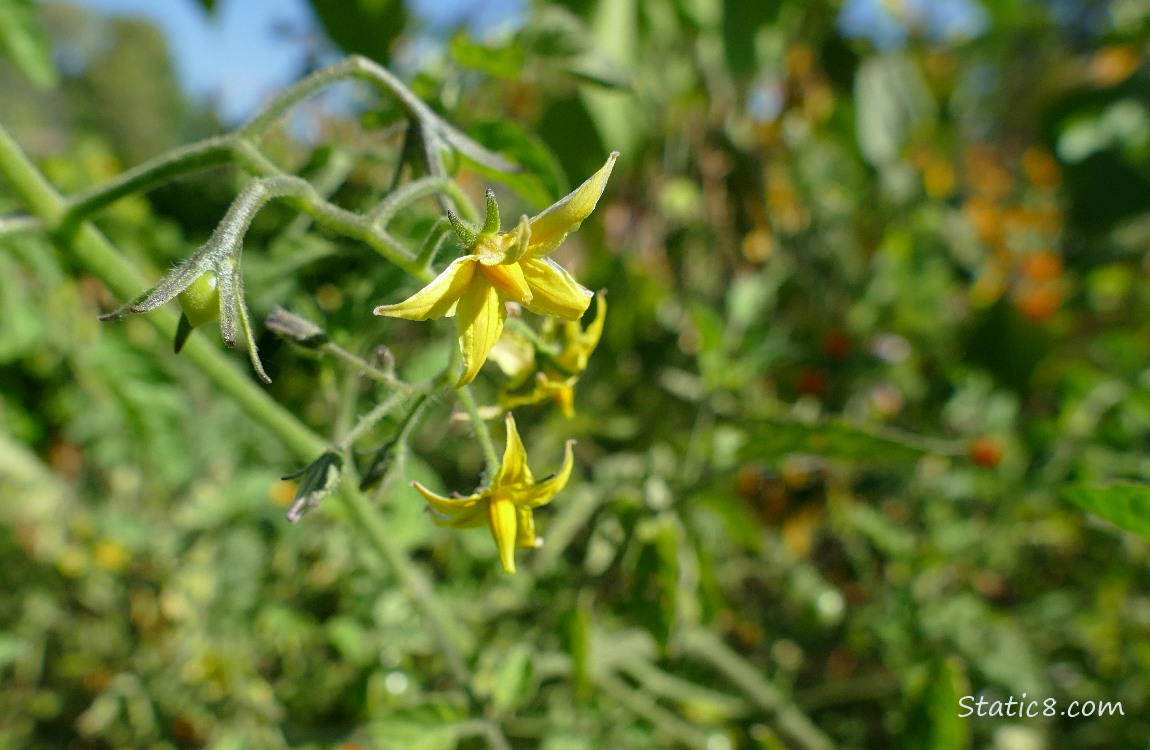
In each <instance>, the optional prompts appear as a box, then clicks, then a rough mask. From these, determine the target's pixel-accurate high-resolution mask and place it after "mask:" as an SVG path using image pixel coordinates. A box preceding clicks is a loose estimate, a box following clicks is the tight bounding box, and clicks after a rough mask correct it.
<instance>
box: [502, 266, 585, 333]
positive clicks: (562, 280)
mask: <svg viewBox="0 0 1150 750" xmlns="http://www.w3.org/2000/svg"><path fill="white" fill-rule="evenodd" d="M519 266H520V267H521V268H522V269H523V277H524V278H525V279H527V285H528V286H529V287H531V291H532V292H533V293H534V294H533V296H532V299H531V303H530V304H525V305H524V307H526V308H527V309H528V310H530V311H531V312H533V313H535V314H537V315H557V316H559V317H560V318H566V319H567V320H579V318H581V317H583V313H585V312H586V311H587V308H588V307H589V306H590V304H591V292H590V291H589V290H588V289H587V288H586V287H584V286H582V285H581V284H580V283H579V282H577V281H575V279H574V278H572V277H571V274H569V273H567V271H566V270H565V269H564V268H563V267H562V266H560V265H559V264H558V263H555V262H553V261H551V260H550V259H548V258H538V259H537V258H524V259H523V260H521V261H519Z"/></svg>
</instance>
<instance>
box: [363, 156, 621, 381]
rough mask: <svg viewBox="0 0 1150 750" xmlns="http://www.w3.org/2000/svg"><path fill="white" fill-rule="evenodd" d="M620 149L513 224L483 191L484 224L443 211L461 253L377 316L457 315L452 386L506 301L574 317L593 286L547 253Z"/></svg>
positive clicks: (483, 350)
mask: <svg viewBox="0 0 1150 750" xmlns="http://www.w3.org/2000/svg"><path fill="white" fill-rule="evenodd" d="M618 155H619V153H618V152H614V153H612V154H611V156H610V158H608V159H607V163H606V164H604V165H603V167H602V168H601V169H600V170H599V171H598V172H596V173H595V174H593V175H591V177H590V178H589V179H588V180H587V181H586V182H584V183H583V184H582V185H580V186H579V187H578V188H577V189H576V190H575V191H574V192H572V193H571V194H569V195H568V196H566V197H565V198H563V199H562V200H560V201H559V202H557V203H555V204H553V205H552V206H550V207H548V208H547V209H546V210H545V211H543V213H541V214H539V215H538V216H536V217H535V218H533V219H528V218H527V217H526V216H524V217H522V218H521V219H520V220H519V224H518V225H517V226H516V227H515V229H514V230H511V231H509V232H502V233H501V232H500V231H499V207H498V206H497V205H496V203H495V196H494V193H492V192H491V191H488V193H487V216H486V218H485V220H484V222H483V228H482V229H480V230H479V231H478V232H476V231H474V230H473V229H471V228H470V227H468V226H467V225H466V224H464V223H463V222H462V221H460V220H459V219H458V218H457V217H456V216H455V215H454V214H448V219H450V220H451V223H452V226H453V227H454V228H455V231H456V233H457V234H458V235H459V236H460V239H462V240H463V243H464V245H465V247H466V249H467V254H466V255H464V256H463V257H461V258H457V259H455V260H454V261H452V262H451V264H450V265H448V266H447V268H445V269H444V270H443V272H442V273H441V274H439V276H437V277H436V278H435V279H433V280H432V281H431V283H430V284H428V285H427V286H425V287H424V288H423V289H420V290H419V291H418V292H416V293H415V294H414V295H412V296H411V297H409V298H407V299H406V300H404V301H403V302H399V303H397V304H394V305H380V306H379V307H377V308H375V314H376V315H388V316H391V317H393V318H404V319H405V320H427V319H429V318H441V317H443V316H445V315H446V316H451V315H455V320H456V326H457V328H458V332H459V351H460V353H461V354H462V355H463V374H462V375H461V376H460V378H459V382H458V383H457V384H456V387H459V386H462V385H466V384H467V383H470V382H471V381H472V380H474V379H475V376H476V375H477V374H478V373H479V368H480V367H482V366H483V363H484V361H486V359H487V355H488V353H490V351H491V348H492V347H493V346H495V342H496V341H498V340H499V334H500V333H502V331H503V321H504V320H505V319H506V318H507V309H506V306H505V305H504V302H506V301H513V302H518V303H519V304H521V305H523V306H524V307H526V308H527V309H528V310H530V311H531V312H533V313H537V314H539V315H554V316H556V317H559V318H564V319H566V320H578V319H579V318H580V317H582V315H583V313H584V312H585V311H586V310H587V307H588V305H590V303H591V296H592V295H591V292H590V291H588V290H587V289H586V288H584V287H583V286H582V285H580V284H579V283H578V282H577V281H575V279H574V278H572V277H571V274H569V273H567V271H566V270H564V269H563V268H562V267H561V266H560V265H559V264H557V263H555V262H554V261H552V260H550V259H549V258H548V257H547V255H548V254H549V253H551V252H552V251H553V250H555V249H556V248H557V247H559V245H561V244H562V243H563V240H565V239H566V238H567V235H568V234H570V233H571V232H574V231H575V230H576V229H578V228H579V225H580V224H581V223H582V222H583V220H584V219H586V218H587V217H588V216H590V215H591V212H592V211H593V210H595V204H596V203H598V201H599V197H600V196H601V195H603V190H604V188H605V187H606V186H607V178H608V177H610V176H611V169H612V167H614V165H615V159H616V157H617V156H618Z"/></svg>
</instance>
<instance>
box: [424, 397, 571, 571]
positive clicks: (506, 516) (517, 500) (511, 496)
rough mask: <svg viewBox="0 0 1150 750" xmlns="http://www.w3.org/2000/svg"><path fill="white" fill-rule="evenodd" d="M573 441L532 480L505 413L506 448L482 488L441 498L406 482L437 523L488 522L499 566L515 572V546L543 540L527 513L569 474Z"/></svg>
mask: <svg viewBox="0 0 1150 750" xmlns="http://www.w3.org/2000/svg"><path fill="white" fill-rule="evenodd" d="M574 444H575V441H574V440H568V441H567V445H566V448H565V452H564V456H563V465H562V466H561V467H560V468H559V471H558V472H557V473H555V474H553V475H551V476H550V477H548V478H547V479H544V480H543V481H542V482H536V481H535V478H534V476H532V474H531V469H529V468H528V467H527V452H526V451H525V450H524V449H523V441H522V440H520V439H519V431H518V430H517V429H515V418H514V417H512V416H511V414H508V415H507V448H506V449H505V450H504V452H503V463H502V464H500V466H499V471H498V472H496V474H495V476H494V477H493V478H492V480H491V484H489V485H488V486H487V487H486V488H485V489H482V490H480V491H479V492H477V493H475V494H474V495H469V496H467V497H460V496H456V497H440V496H439V495H437V494H435V493H434V492H432V491H431V490H429V489H427V488H426V487H424V486H423V485H422V484H420V483H419V482H412V483H411V485H412V486H413V487H415V489H416V490H418V491H419V493H420V494H421V495H423V497H424V498H426V500H427V502H428V503H429V504H430V505H431V508H432V517H433V518H434V519H435V522H436V523H438V524H439V525H441V526H450V527H452V528H456V529H470V528H476V527H478V526H483V525H484V524H488V525H490V526H491V535H492V536H493V537H494V538H495V546H496V547H497V548H498V549H499V560H500V562H501V563H502V564H503V570H504V571H506V572H508V573H514V572H515V549H516V548H517V547H519V548H527V549H534V548H537V547H540V546H542V544H543V540H542V539H540V538H539V537H537V536H535V517H534V516H533V515H532V511H533V510H534V509H535V508H538V507H540V506H541V505H546V504H547V503H549V502H551V499H552V498H553V497H555V495H556V494H558V493H559V491H560V490H562V489H563V487H564V486H566V484H567V480H568V479H570V477H571V469H572V467H573V466H574V465H575V459H574V456H573V455H572V452H571V446H573V445H574Z"/></svg>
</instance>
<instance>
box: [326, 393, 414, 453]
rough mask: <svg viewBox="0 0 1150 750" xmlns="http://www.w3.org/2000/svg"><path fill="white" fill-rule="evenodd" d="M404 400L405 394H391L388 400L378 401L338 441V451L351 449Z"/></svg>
mask: <svg viewBox="0 0 1150 750" xmlns="http://www.w3.org/2000/svg"><path fill="white" fill-rule="evenodd" d="M405 398H407V394H406V393H393V394H391V397H390V398H387V399H384V400H383V401H380V402H379V403H378V404H376V405H375V407H374V408H372V410H371V411H369V412H368V413H367V414H364V415H363V416H362V417H360V418H359V419H357V420H356V422H355V427H352V428H351V429H350V430H348V431H347V432H346V433H345V434H344V436H343V437H341V438H340V439H339V442H338V443H337V444H336V447H337V448H339V449H340V450H344V449H346V448H349V447H351V445H352V444H353V443H355V441H356V440H359V439H360V438H361V437H363V434H364V433H365V432H367V431H368V430H370V429H371V428H372V427H375V426H376V425H377V424H379V420H381V419H383V418H384V417H386V416H387V415H388V414H390V413H391V412H392V411H394V410H395V408H396V407H397V406H399V405H400V404H402V403H403V400H404V399H405Z"/></svg>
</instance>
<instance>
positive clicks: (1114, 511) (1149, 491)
mask: <svg viewBox="0 0 1150 750" xmlns="http://www.w3.org/2000/svg"><path fill="white" fill-rule="evenodd" d="M1062 494H1063V496H1064V497H1065V498H1066V499H1067V500H1069V501H1070V502H1072V503H1074V504H1075V505H1077V506H1078V507H1080V508H1082V509H1083V510H1088V511H1090V512H1091V513H1094V514H1096V515H1099V516H1101V517H1102V518H1105V519H1106V520H1107V521H1109V522H1110V523H1112V524H1114V525H1115V526H1118V527H1120V528H1123V529H1126V530H1127V531H1131V532H1133V533H1135V534H1139V535H1141V536H1144V537H1146V538H1147V539H1150V485H1145V484H1134V483H1125V482H1118V483H1114V484H1079V485H1071V486H1069V487H1066V488H1064V489H1063V490H1062Z"/></svg>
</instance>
